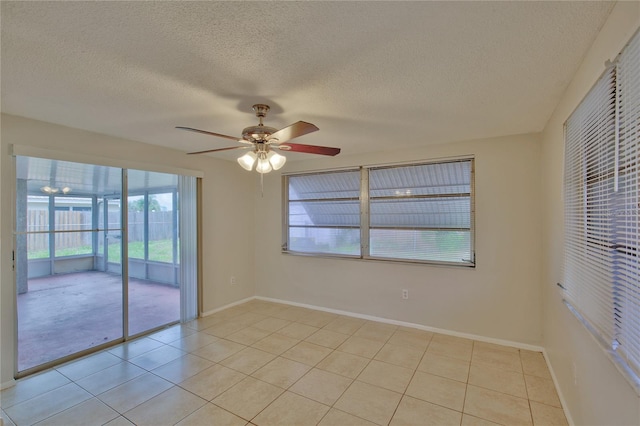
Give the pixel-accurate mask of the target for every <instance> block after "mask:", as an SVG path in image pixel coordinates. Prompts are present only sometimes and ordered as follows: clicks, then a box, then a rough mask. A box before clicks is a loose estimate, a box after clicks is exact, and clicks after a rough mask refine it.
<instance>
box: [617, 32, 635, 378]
mask: <svg viewBox="0 0 640 426" xmlns="http://www.w3.org/2000/svg"><path fill="white" fill-rule="evenodd" d="M617 93H618V134H619V148H618V151H619V156H618V188H617V189H618V190H617V192H616V194H615V196H614V215H613V217H614V231H615V241H614V244H615V247H616V251H615V255H614V268H613V274H614V283H615V287H614V288H615V292H614V306H615V317H614V318H615V319H616V330H617V333H616V338H617V341H618V343H619V345H620V346H619V348H618V351H619V353H620V354H621V355H622V356H623V357H624V358H626V360H627V361H628V363H629V364H630V365H632V366H634V367H635V371H636V373H640V260H639V257H638V256H639V255H640V228H639V223H638V222H639V220H640V215H639V212H640V184H639V182H638V179H639V175H640V170H639V164H640V146H639V143H638V140H639V139H640V34H636V36H635V37H634V38H633V39H632V41H631V43H630V44H629V46H628V47H627V48H626V49H625V51H624V52H623V53H622V55H621V56H620V60H619V61H618V66H617Z"/></svg>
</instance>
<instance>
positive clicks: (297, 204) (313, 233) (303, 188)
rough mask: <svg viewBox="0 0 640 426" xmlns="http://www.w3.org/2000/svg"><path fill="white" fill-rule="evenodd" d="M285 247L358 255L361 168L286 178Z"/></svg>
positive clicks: (303, 251)
mask: <svg viewBox="0 0 640 426" xmlns="http://www.w3.org/2000/svg"><path fill="white" fill-rule="evenodd" d="M287 186H288V188H287V191H288V194H287V195H288V196H287V199H288V206H287V210H288V227H287V228H288V235H287V243H286V246H285V249H286V250H288V251H293V252H301V253H324V254H336V255H340V254H341V255H350V256H358V255H360V171H359V170H348V171H340V172H329V173H315V174H306V175H296V176H289V177H288V185H287Z"/></svg>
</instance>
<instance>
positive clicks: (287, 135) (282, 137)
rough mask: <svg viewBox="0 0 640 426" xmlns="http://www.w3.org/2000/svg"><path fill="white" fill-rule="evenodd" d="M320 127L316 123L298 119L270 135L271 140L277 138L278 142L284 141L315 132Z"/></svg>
mask: <svg viewBox="0 0 640 426" xmlns="http://www.w3.org/2000/svg"><path fill="white" fill-rule="evenodd" d="M317 130H320V129H318V128H317V127H316V126H315V125H314V124H311V123H307V122H306V121H298V122H297V123H293V124H292V125H290V126H287V127H285V128H284V129H280V130H278V131H277V132H275V133H272V134H271V136H269V140H273V139H277V140H278V142H275V143H283V142H286V141H288V140H291V139H293V138H297V137H298V136H302V135H306V134H307V133H311V132H315V131H317Z"/></svg>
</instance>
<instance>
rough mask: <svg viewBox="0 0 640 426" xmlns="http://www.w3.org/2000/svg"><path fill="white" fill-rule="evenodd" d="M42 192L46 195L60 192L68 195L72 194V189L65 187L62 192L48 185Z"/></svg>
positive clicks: (41, 189)
mask: <svg viewBox="0 0 640 426" xmlns="http://www.w3.org/2000/svg"><path fill="white" fill-rule="evenodd" d="M40 191H42V192H44V193H45V194H57V193H58V192H62V193H63V194H68V193H70V192H71V188H69V187H68V186H65V187H64V188H62V190H60V189H58V188H54V187H51V186H49V185H47V186H43V187H42V188H40Z"/></svg>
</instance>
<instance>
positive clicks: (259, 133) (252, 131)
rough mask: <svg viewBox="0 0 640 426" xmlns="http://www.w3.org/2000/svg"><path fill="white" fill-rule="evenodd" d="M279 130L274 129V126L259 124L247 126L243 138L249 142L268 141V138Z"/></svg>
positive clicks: (243, 131)
mask: <svg viewBox="0 0 640 426" xmlns="http://www.w3.org/2000/svg"><path fill="white" fill-rule="evenodd" d="M277 131H278V129H274V128H273V127H269V126H264V125H262V124H259V125H257V126H249V127H245V128H244V129H243V130H242V138H243V139H244V140H246V141H249V142H258V143H260V142H266V141H267V138H268V137H269V136H270V135H271V134H272V133H275V132H277Z"/></svg>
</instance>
